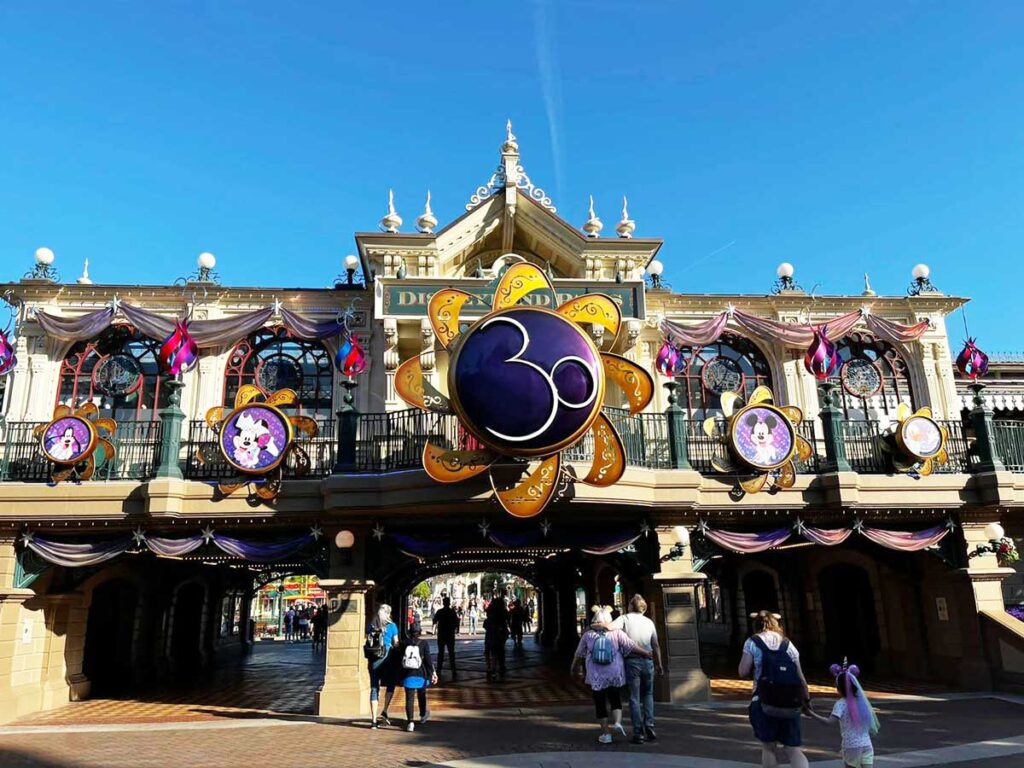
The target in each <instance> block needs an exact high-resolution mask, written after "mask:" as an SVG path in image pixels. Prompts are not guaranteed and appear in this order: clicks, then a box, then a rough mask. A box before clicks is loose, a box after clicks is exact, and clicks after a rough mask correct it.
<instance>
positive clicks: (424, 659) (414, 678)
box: [399, 623, 437, 731]
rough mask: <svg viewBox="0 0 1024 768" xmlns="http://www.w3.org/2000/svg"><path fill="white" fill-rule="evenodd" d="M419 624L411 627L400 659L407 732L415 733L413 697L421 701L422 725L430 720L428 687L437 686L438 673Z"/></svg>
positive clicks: (403, 644) (402, 647) (428, 644)
mask: <svg viewBox="0 0 1024 768" xmlns="http://www.w3.org/2000/svg"><path fill="white" fill-rule="evenodd" d="M420 635H421V629H420V625H419V624H418V623H416V624H413V625H412V626H410V627H409V636H408V637H407V638H406V639H405V641H404V642H403V643H402V646H401V650H400V654H399V657H400V658H401V660H402V669H401V673H400V674H401V677H402V687H403V688H405V720H406V724H405V730H407V731H413V730H415V729H416V724H415V722H413V719H412V716H413V697H414V696H415V697H416V698H417V699H419V705H420V723H421V724H422V723H425V722H427V721H428V720H429V719H430V711H429V710H428V709H427V686H428V685H437V671H436V670H435V669H434V661H433V659H431V658H430V643H428V642H427V641H426V640H423V639H422V638H421V637H420Z"/></svg>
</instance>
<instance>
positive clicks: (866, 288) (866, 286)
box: [861, 272, 878, 296]
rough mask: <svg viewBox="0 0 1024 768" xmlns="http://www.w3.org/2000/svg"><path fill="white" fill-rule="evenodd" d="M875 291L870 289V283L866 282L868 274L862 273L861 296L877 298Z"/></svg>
mask: <svg viewBox="0 0 1024 768" xmlns="http://www.w3.org/2000/svg"><path fill="white" fill-rule="evenodd" d="M877 295H878V294H876V293H875V290H874V289H873V288H872V287H871V283H870V282H869V281H868V273H867V272H865V273H864V292H863V293H861V296H877Z"/></svg>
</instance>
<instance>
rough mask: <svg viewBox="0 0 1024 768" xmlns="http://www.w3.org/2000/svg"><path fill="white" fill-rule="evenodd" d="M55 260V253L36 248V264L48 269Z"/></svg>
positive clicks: (47, 249)
mask: <svg viewBox="0 0 1024 768" xmlns="http://www.w3.org/2000/svg"><path fill="white" fill-rule="evenodd" d="M53 259H54V255H53V251H51V250H50V249H49V248H36V264H42V265H43V266H46V267H48V266H50V265H51V264H53Z"/></svg>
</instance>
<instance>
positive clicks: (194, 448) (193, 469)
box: [183, 420, 336, 482]
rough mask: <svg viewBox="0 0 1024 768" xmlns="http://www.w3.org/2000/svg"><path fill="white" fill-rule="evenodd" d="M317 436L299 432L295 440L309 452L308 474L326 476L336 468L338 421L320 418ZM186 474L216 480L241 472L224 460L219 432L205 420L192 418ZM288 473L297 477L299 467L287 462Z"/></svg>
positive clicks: (191, 477)
mask: <svg viewBox="0 0 1024 768" xmlns="http://www.w3.org/2000/svg"><path fill="white" fill-rule="evenodd" d="M317 426H318V427H319V429H318V430H317V434H316V437H307V436H306V435H303V434H297V435H296V439H295V442H296V443H297V444H298V445H299V447H301V448H302V449H303V450H304V451H305V452H306V455H307V456H309V464H310V467H309V473H308V475H306V476H307V477H323V476H324V475H329V474H331V470H332V469H333V468H334V456H335V451H336V446H335V436H334V421H333V420H331V421H326V420H325V421H318V422H317ZM183 471H184V474H185V477H186V478H188V479H189V480H203V481H208V482H209V481H216V480H227V479H230V478H233V477H237V476H238V474H239V473H238V470H236V469H234V468H233V467H232V466H231V465H230V464H228V463H227V462H226V461H225V460H224V456H223V455H222V454H221V452H220V445H219V443H218V441H217V433H216V432H214V431H213V429H211V428H210V425H209V424H207V423H206V422H205V421H200V420H195V421H191V422H189V425H188V440H187V441H186V442H185V466H184V468H183ZM284 476H285V477H286V478H294V477H295V476H296V474H295V470H294V468H293V467H292V465H291V463H286V464H285V467H284Z"/></svg>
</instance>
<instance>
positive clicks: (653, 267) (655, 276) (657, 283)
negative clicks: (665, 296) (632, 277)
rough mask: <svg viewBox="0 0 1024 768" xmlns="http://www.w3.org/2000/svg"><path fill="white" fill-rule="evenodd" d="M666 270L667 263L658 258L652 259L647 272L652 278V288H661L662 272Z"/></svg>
mask: <svg viewBox="0 0 1024 768" xmlns="http://www.w3.org/2000/svg"><path fill="white" fill-rule="evenodd" d="M664 271H665V265H664V264H662V263H661V262H660V261H658V260H657V259H652V260H651V263H650V264H648V265H647V274H648V275H649V276H650V278H651V288H654V289H658V288H661V273H662V272H664Z"/></svg>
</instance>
